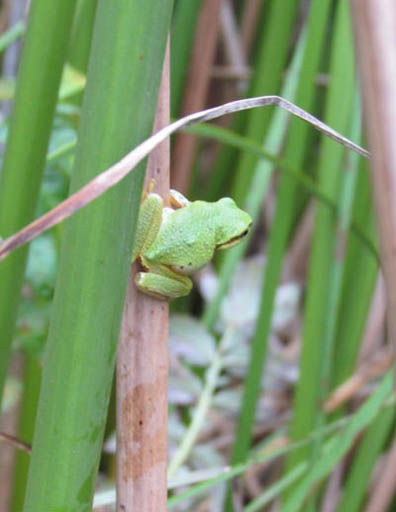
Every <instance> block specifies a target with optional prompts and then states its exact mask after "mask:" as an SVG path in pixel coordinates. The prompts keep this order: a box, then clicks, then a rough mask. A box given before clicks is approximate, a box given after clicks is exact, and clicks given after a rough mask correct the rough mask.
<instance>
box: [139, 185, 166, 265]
mask: <svg viewBox="0 0 396 512" xmlns="http://www.w3.org/2000/svg"><path fill="white" fill-rule="evenodd" d="M162 211H163V201H162V197H161V196H160V195H158V194H154V193H152V192H150V193H149V194H148V195H147V196H146V198H145V199H144V200H143V202H142V204H141V206H140V210H139V218H138V223H137V226H136V234H135V241H134V245H133V252H132V263H133V262H134V261H135V260H136V258H138V257H139V256H141V255H143V254H145V253H146V252H147V250H148V249H149V248H150V247H151V246H152V244H153V242H154V240H155V238H156V236H157V235H158V231H159V230H160V227H161V222H162Z"/></svg>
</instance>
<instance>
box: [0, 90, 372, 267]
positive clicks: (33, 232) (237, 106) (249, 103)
mask: <svg viewBox="0 0 396 512" xmlns="http://www.w3.org/2000/svg"><path fill="white" fill-rule="evenodd" d="M266 106H278V107H280V108H282V109H284V110H286V111H287V112H289V113H291V114H293V115H294V116H296V117H299V118H300V119H302V120H303V121H306V122H307V123H309V124H311V125H312V126H314V127H315V128H316V129H317V130H318V131H320V132H321V133H323V134H324V135H326V136H328V137H330V138H331V139H333V140H334V141H336V142H338V143H340V144H342V145H344V146H345V147H346V148H348V149H350V150H352V151H355V152H356V153H358V154H359V155H361V156H364V157H365V158H369V157H370V154H369V152H368V151H367V150H365V149H364V148H362V147H360V146H359V145H358V144H355V143H354V142H352V141H351V140H349V139H348V138H346V137H344V136H343V135H341V134H340V133H338V132H337V131H336V130H333V129H332V128H330V126H328V125H326V124H325V123H323V122H322V121H320V120H319V119H317V118H316V117H314V116H312V115H311V114H309V113H308V112H306V111H305V110H303V109H301V108H299V107H297V106H296V105H294V103H291V102H290V101H287V100H285V99H284V98H281V97H280V96H259V97H256V98H247V99H244V100H237V101H232V102H229V103H225V104H224V105H220V106H218V107H213V108H210V109H207V110H202V111H200V112H195V113H194V114H190V115H188V116H186V117H183V118H181V119H179V120H177V121H175V122H174V123H171V124H170V125H168V126H166V127H165V128H163V129H162V130H160V131H158V132H157V133H155V134H154V135H152V136H151V137H149V138H148V139H146V140H145V141H143V142H142V143H141V144H139V146H137V147H136V148H135V149H133V150H132V151H131V152H130V153H128V154H127V155H126V156H124V158H122V159H121V160H120V161H119V162H117V163H116V164H114V165H113V166H111V167H109V168H108V169H107V170H105V171H103V172H102V173H100V174H98V176H96V177H95V178H94V179H93V180H91V181H90V182H89V183H87V184H86V185H85V186H84V187H82V188H81V189H80V190H78V191H77V192H75V193H74V194H72V195H71V196H69V197H68V198H67V199H65V200H64V201H62V202H61V203H60V204H59V205H58V206H56V207H55V208H53V209H52V210H50V211H49V212H47V213H46V214H45V215H43V216H41V217H39V218H38V219H36V220H35V221H33V222H32V223H30V224H28V225H27V226H26V227H24V228H22V229H21V230H20V231H18V232H17V233H15V234H14V235H11V236H10V237H8V238H7V239H5V240H3V242H2V244H1V245H0V261H1V260H2V259H4V258H5V257H6V256H8V254H10V253H11V252H12V251H13V250H15V249H17V248H18V247H21V246H22V245H24V244H26V243H27V242H30V241H31V240H33V238H36V237H37V236H38V235H40V234H41V233H43V232H44V231H47V230H48V229H50V228H51V227H53V226H55V225H56V224H58V223H59V222H61V221H63V220H65V219H67V218H68V217H70V216H71V215H73V214H74V213H76V212H77V211H78V210H81V208H83V207H84V206H86V205H87V204H89V203H90V202H91V201H93V200H94V199H96V198H97V197H99V196H100V195H102V194H104V193H105V192H106V191H107V190H109V189H110V188H111V187H114V186H115V185H116V184H117V183H119V182H120V181H121V180H122V179H123V178H124V177H125V176H126V175H127V174H129V173H130V172H131V171H132V170H133V169H134V168H135V167H136V166H137V165H138V164H139V163H140V162H141V161H142V160H143V159H144V158H145V157H147V155H149V154H150V152H151V151H152V150H153V149H154V148H155V147H157V146H158V144H160V143H161V142H163V141H164V140H166V139H167V138H168V137H169V136H170V135H172V134H173V133H175V132H177V131H179V130H181V129H183V128H186V127H187V126H191V125H194V124H197V123H203V122H205V121H210V120H211V119H216V118H218V117H221V116H223V115H226V114H231V113H234V112H239V111H242V110H248V109H252V108H257V107H266Z"/></svg>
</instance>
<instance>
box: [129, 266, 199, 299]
mask: <svg viewBox="0 0 396 512" xmlns="http://www.w3.org/2000/svg"><path fill="white" fill-rule="evenodd" d="M135 284H136V286H137V287H138V289H139V290H140V291H142V292H144V293H147V294H148V295H151V296H153V297H156V298H157V299H162V300H167V299H176V298H178V297H184V296H185V295H188V294H189V293H190V291H191V288H192V281H191V279H190V278H188V277H186V276H181V275H179V274H176V273H175V272H172V270H170V269H168V268H167V267H163V266H162V265H158V266H154V267H150V269H149V271H148V272H138V273H137V274H136V276H135Z"/></svg>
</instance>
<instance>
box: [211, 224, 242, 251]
mask: <svg viewBox="0 0 396 512" xmlns="http://www.w3.org/2000/svg"><path fill="white" fill-rule="evenodd" d="M248 233H249V228H248V229H245V231H243V232H242V233H241V234H240V235H237V236H234V238H231V240H229V241H228V242H225V243H224V244H219V245H218V246H217V249H228V248H229V247H233V246H234V245H236V244H237V243H238V242H239V241H240V240H242V238H245V236H247V234H248Z"/></svg>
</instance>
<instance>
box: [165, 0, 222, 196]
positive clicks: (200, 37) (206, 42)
mask: <svg viewBox="0 0 396 512" xmlns="http://www.w3.org/2000/svg"><path fill="white" fill-rule="evenodd" d="M222 2H223V0H204V2H203V3H202V8H201V13H200V15H199V19H198V23H197V29H196V33H195V40H194V46H193V53H192V58H191V61H190V67H189V70H188V78H187V86H186V91H185V95H184V99H183V105H182V108H181V112H182V114H183V115H187V114H190V113H191V112H194V111H197V110H202V109H203V108H204V106H205V100H206V95H207V92H208V87H209V82H210V77H211V69H212V65H213V60H214V56H215V50H216V44H217V35H218V31H219V19H220V5H221V3H222ZM196 141H197V139H196V136H194V135H191V134H189V133H181V134H179V135H178V136H177V138H176V140H175V145H174V151H173V155H172V178H171V179H172V187H173V188H175V189H176V190H179V191H180V192H183V193H186V192H187V188H188V184H189V177H190V172H191V168H192V163H193V160H194V155H195V149H196Z"/></svg>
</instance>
